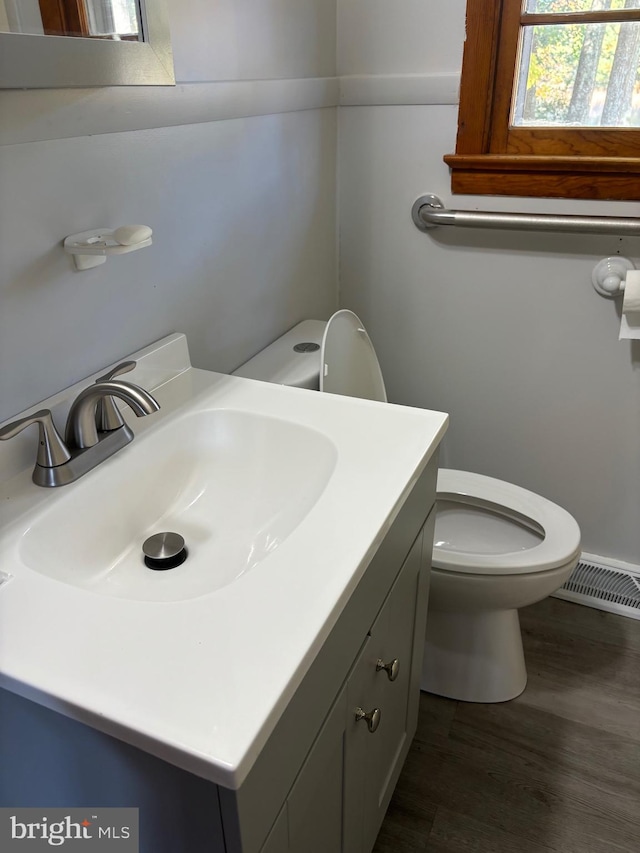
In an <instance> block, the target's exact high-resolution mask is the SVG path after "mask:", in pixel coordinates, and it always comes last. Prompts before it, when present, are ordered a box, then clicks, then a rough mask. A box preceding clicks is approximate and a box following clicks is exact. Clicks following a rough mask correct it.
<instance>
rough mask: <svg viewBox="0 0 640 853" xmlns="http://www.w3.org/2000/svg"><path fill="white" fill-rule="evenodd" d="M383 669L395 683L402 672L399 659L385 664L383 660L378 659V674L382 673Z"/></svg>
mask: <svg viewBox="0 0 640 853" xmlns="http://www.w3.org/2000/svg"><path fill="white" fill-rule="evenodd" d="M383 669H384V671H385V672H386V673H387V678H388V679H389V681H395V680H396V678H397V677H398V673H399V672H400V661H399V660H398V658H394V659H393V660H391V661H389V663H385V662H384V661H383V660H382V658H378V660H377V662H376V672H380V671H381V670H383Z"/></svg>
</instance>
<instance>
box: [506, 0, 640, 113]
mask: <svg viewBox="0 0 640 853" xmlns="http://www.w3.org/2000/svg"><path fill="white" fill-rule="evenodd" d="M553 2H554V0H529V3H533V4H534V5H537V6H540V5H541V4H543V3H544V4H547V5H550V4H553ZM577 2H582V0H576V3H577ZM564 5H568V4H567V3H566V2H565V3H564ZM520 57H521V60H520V70H519V73H518V76H517V79H516V85H515V98H514V101H513V104H514V106H513V111H512V118H511V123H512V125H513V126H516V127H524V126H526V127H536V126H541V125H542V126H555V127H640V22H636V21H634V22H628V23H623V24H620V23H617V24H615V23H611V24H566V25H550V26H535V27H523V28H522V33H521V48H520Z"/></svg>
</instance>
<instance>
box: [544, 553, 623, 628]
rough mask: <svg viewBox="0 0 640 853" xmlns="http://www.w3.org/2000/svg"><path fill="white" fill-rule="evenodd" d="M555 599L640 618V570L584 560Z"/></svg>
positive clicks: (556, 593) (555, 594) (556, 594)
mask: <svg viewBox="0 0 640 853" xmlns="http://www.w3.org/2000/svg"><path fill="white" fill-rule="evenodd" d="M554 596H555V597H556V598H564V599H567V600H568V601H575V602H577V603H579V604H586V605H587V606H589V607H595V608H597V609H598V610H608V611H610V612H611V613H618V614H620V615H622V616H630V617H631V618H632V619H640V571H636V570H635V569H626V568H621V567H618V566H610V565H605V564H602V563H598V562H595V561H592V560H586V559H581V560H580V561H579V562H578V565H577V566H576V567H575V569H574V570H573V572H572V573H571V576H570V578H569V580H568V581H567V582H566V583H565V584H564V586H563V587H562V588H561V589H559V590H558V591H557V592H555V593H554Z"/></svg>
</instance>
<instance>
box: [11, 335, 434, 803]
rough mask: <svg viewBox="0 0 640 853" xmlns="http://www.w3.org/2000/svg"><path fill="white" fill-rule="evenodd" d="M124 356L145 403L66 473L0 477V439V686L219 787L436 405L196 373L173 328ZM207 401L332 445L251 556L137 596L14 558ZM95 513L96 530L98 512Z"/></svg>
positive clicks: (342, 590)
mask: <svg viewBox="0 0 640 853" xmlns="http://www.w3.org/2000/svg"><path fill="white" fill-rule="evenodd" d="M132 357H133V358H134V359H136V360H137V361H138V367H137V368H136V370H135V371H134V372H133V373H131V374H129V375H128V376H125V377H123V378H124V379H126V380H129V379H130V380H131V381H133V382H137V383H138V384H140V385H142V386H143V387H146V388H148V389H150V390H152V392H153V394H154V396H155V397H156V398H157V399H158V401H159V403H160V405H161V407H162V408H161V411H160V412H159V413H157V414H156V415H153V416H151V417H147V418H140V419H136V418H131V420H129V418H127V420H128V421H129V423H130V424H131V426H132V428H133V430H134V432H135V433H136V439H135V440H134V442H133V443H132V444H131V445H129V446H128V447H126V448H125V449H123V450H122V451H120V452H119V453H117V454H116V455H114V456H113V457H112V458H111V459H109V460H107V461H106V462H104V463H103V464H102V465H101V466H100V467H98V468H97V469H95V470H94V471H92V472H90V473H89V474H87V475H85V477H83V478H82V479H80V480H78V481H77V482H76V483H73V484H71V485H68V486H64V487H61V488H57V489H44V488H41V487H38V486H35V485H33V484H32V483H31V479H30V476H31V467H32V465H31V464H30V466H29V469H26V470H22V471H20V472H19V473H17V474H15V475H13V476H10V477H9V476H7V475H9V474H11V473H12V472H11V470H10V469H11V464H8V463H7V447H9V448H10V447H11V445H12V444H13V442H14V441H17V440H16V439H13V440H12V441H9V442H2V443H0V444H2V445H4V447H2V453H3V456H2V458H0V474H2V473H3V472H4V475H5V479H4V481H3V482H2V483H1V484H0V500H1V501H2V507H3V514H2V517H1V518H0V522H1V523H2V527H1V528H0V557H1V563H0V568H1V570H2V571H3V572H5V573H9V574H10V575H11V576H12V577H11V578H10V580H9V581H8V582H7V583H4V584H2V585H0V686H4V687H6V688H7V689H9V690H12V691H14V692H16V693H19V694H20V695H22V696H25V697H26V698H29V699H32V700H34V701H35V702H38V703H40V704H42V705H45V706H47V707H49V708H51V709H53V710H55V711H59V712H61V713H63V714H66V715H67V716H70V717H72V718H74V719H76V720H79V721H81V722H84V723H87V724H88V725H90V726H93V727H94V728H97V729H99V730H101V731H104V732H106V733H108V734H111V735H114V736H115V737H118V738H120V739H122V740H124V741H127V742H128V743H131V744H133V745H134V746H137V747H139V748H141V749H144V750H146V751H147V752H150V753H152V754H154V755H157V756H158V757H160V758H163V759H165V760H167V761H169V762H171V763H172V764H175V765H178V766H180V767H182V768H184V769H186V770H188V771H191V772H193V773H195V774H197V775H199V776H202V777H204V778H207V779H209V780H211V781H213V782H216V783H219V784H220V785H223V786H225V787H228V788H233V789H236V788H238V787H239V786H240V785H241V783H242V782H243V780H244V778H245V777H246V775H247V773H248V771H249V770H250V768H251V766H252V764H253V762H254V761H255V759H256V757H257V755H258V754H259V752H260V750H261V748H262V747H263V745H264V744H265V743H266V741H267V739H268V737H269V735H270V733H271V732H272V731H273V729H274V727H275V725H276V723H277V721H278V719H279V717H280V715H281V713H282V711H283V710H284V708H285V707H286V705H287V703H288V701H289V700H290V699H291V697H292V696H293V694H294V693H295V691H296V689H297V687H298V686H299V684H300V683H301V681H302V679H303V678H304V675H305V674H306V672H307V671H308V669H309V666H310V665H311V663H312V661H313V659H314V657H315V655H316V654H317V652H318V650H319V649H320V648H321V647H322V645H323V643H324V641H325V639H326V638H327V636H328V634H329V633H330V631H331V629H332V627H333V625H334V624H335V622H336V620H337V618H338V616H339V614H340V613H341V611H342V609H343V607H344V606H345V604H346V602H347V601H348V599H349V597H350V595H351V593H352V592H353V590H354V589H355V587H356V585H357V583H358V581H359V580H360V578H361V577H362V575H363V573H364V571H365V570H366V567H367V565H368V564H369V562H370V560H371V558H372V556H373V555H374V554H375V551H376V549H377V547H378V545H379V543H380V542H381V541H382V539H383V537H384V535H385V534H386V532H387V531H388V529H389V527H390V525H391V523H392V522H393V520H394V518H395V516H396V515H397V513H398V511H399V510H400V508H401V506H402V504H403V502H404V499H405V497H406V496H407V494H408V493H409V491H410V490H411V488H412V486H413V485H414V484H415V482H416V480H417V479H418V477H419V475H420V474H421V473H422V471H423V470H424V468H425V467H426V465H427V463H428V461H429V459H430V458H431V456H432V455H433V453H434V451H435V449H436V448H437V446H438V443H439V441H440V439H441V438H442V436H443V434H444V432H445V430H446V426H447V416H446V415H444V414H441V413H439V412H432V411H428V410H422V409H414V408H409V407H402V406H394V405H391V404H386V405H385V404H380V403H374V402H370V401H365V400H354V399H351V398H344V397H337V396H332V395H328V394H319V393H316V392H313V391H307V390H301V389H295V388H286V387H283V386H277V385H270V384H267V383H262V382H256V381H253V380H249V379H241V378H238V377H233V376H225V375H221V374H216V373H211V372H209V371H202V370H197V369H195V368H191V367H190V366H189V362H188V352H187V349H186V341H185V339H184V337H183V336H181V335H174V336H171V337H170V338H168V339H165V340H164V341H162V342H159V345H157V346H156V345H154V346H153V347H149V348H147V349H146V350H142V351H141V352H140V353H134V354H133V356H132ZM181 359H182V362H181ZM163 360H164V361H163ZM101 372H103V371H100V373H101ZM96 375H99V374H96ZM90 381H91V377H90V378H89V379H88V380H86V381H84V382H82V383H79V384H78V386H74V388H73V389H68V391H67V392H63V394H61V395H58V396H57V397H56V398H52V400H51V401H45V404H46V403H50V404H51V406H52V407H53V409H54V413H56V420H57V422H58V424H59V423H60V411H57V412H56V405H57V406H58V410H62V409H64V406H65V403H64V400H66V405H68V398H69V397H70V396H75V394H76V393H77V391H78V390H79V389H80V388H82V387H84V386H85V385H87V384H89V383H90ZM61 400H63V402H62V403H61V402H60V401H61ZM41 407H42V404H39V406H38V407H34V410H35V409H36V408H41ZM217 409H223V410H235V411H250V412H253V413H258V414H260V415H263V416H267V417H272V418H280V419H285V420H287V421H290V422H293V423H297V424H300V425H303V426H306V427H308V428H311V429H313V430H316V431H319V432H321V433H324V435H325V436H327V437H328V438H329V439H330V441H331V442H332V443H333V444H334V446H335V448H336V451H337V454H336V460H337V461H336V464H335V468H334V470H333V473H332V475H331V477H330V479H329V481H328V484H327V485H326V487H325V488H324V491H323V492H322V494H321V495H320V497H319V499H318V500H317V502H316V504H315V505H314V506H313V508H312V509H311V510H310V511H309V512H308V514H307V515H306V516H305V517H304V518H303V520H302V521H301V522H300V523H299V524H298V526H297V527H296V528H295V529H294V530H293V532H291V533H290V534H289V535H288V536H287V537H286V538H285V539H284V541H282V542H281V543H280V544H279V545H278V547H276V548H275V549H274V550H273V551H272V552H271V553H269V555H268V556H267V557H266V558H265V559H264V560H263V561H262V562H260V563H259V564H258V565H257V566H256V567H254V568H253V569H251V570H249V571H247V572H245V574H243V575H242V577H240V578H239V579H237V580H236V581H234V582H233V583H230V584H228V585H227V586H223V587H222V588H220V589H216V590H214V591H212V592H210V593H208V594H205V595H202V596H200V597H196V598H190V599H186V600H179V601H139V600H130V599H127V598H117V597H113V596H110V595H104V594H96V593H95V592H92V591H90V590H87V589H84V588H82V587H79V586H75V585H72V584H70V583H65V582H62V581H60V580H57V579H54V578H52V577H49V576H48V575H46V574H42V573H41V572H40V571H34V570H33V569H32V568H30V567H29V566H28V565H26V563H25V561H24V560H23V559H22V554H23V543H24V535H25V533H26V532H27V531H28V530H29V529H30V528H31V527H32V525H33V524H34V522H35V521H37V519H39V518H41V517H42V516H43V515H44V514H46V513H47V512H48V511H49V510H50V508H51V507H52V506H53V505H54V504H55V502H58V501H64V500H65V498H66V496H67V495H70V494H71V490H77V492H78V494H80V493H81V492H80V490H82V489H83V488H84V484H85V483H88V482H89V480H90V478H98V477H100V476H101V470H102V469H103V468H104V469H106V467H107V466H110V468H111V471H110V475H113V476H116V475H121V476H122V478H123V488H126V473H127V466H128V464H130V460H131V459H132V458H133V454H135V452H136V447H137V446H138V447H139V448H142V447H143V445H144V443H145V442H146V441H148V440H149V439H150V438H151V437H152V436H153V435H154V430H156V429H158V427H162V426H163V425H164V424H169V423H170V422H171V421H172V420H176V419H178V418H180V417H183V416H184V414H185V413H188V412H189V410H194V411H195V410H200V411H202V410H217ZM30 438H31V442H30V447H31V450H33V452H34V453H35V441H34V438H33V435H31V436H30ZM16 448H17V450H18V452H22V450H23V447H22V446H18V444H16ZM3 460H4V461H3ZM116 466H120V467H116ZM300 476H301V477H304V471H300ZM60 506H62V504H60ZM95 518H96V524H99V523H100V511H99V508H95ZM142 533H143V534H144V533H145V531H142ZM143 538H145V537H144V536H141V539H143ZM81 571H82V566H80V565H79V566H78V572H81Z"/></svg>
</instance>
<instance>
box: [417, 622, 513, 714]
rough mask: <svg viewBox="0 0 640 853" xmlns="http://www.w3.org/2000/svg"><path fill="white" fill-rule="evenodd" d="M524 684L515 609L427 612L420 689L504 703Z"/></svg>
mask: <svg viewBox="0 0 640 853" xmlns="http://www.w3.org/2000/svg"><path fill="white" fill-rule="evenodd" d="M526 684H527V670H526V667H525V662H524V651H523V649H522V637H521V635H520V620H519V619H518V611H517V610H493V611H484V612H480V613H469V612H468V611H467V612H466V613H451V612H440V611H435V612H432V611H429V616H428V619H427V633H426V640H425V652H424V663H423V667H422V680H421V683H420V687H421V689H422V690H426V691H427V692H428V693H436V694H438V695H439V696H447V697H449V698H450V699H460V700H462V701H464V702H506V701H508V700H509V699H514V698H515V697H516V696H519V695H520V693H522V691H523V690H524V688H525V686H526Z"/></svg>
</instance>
